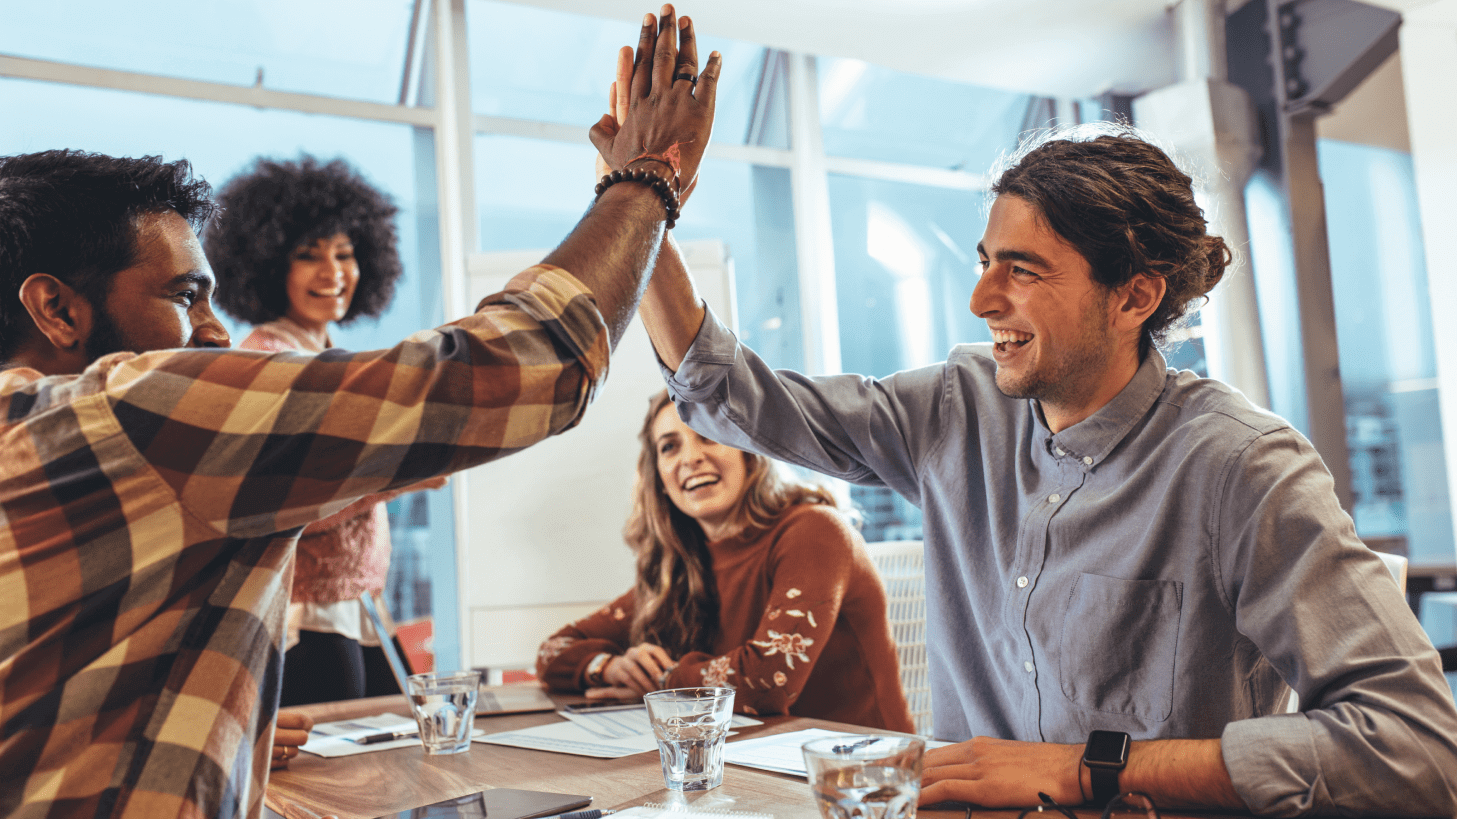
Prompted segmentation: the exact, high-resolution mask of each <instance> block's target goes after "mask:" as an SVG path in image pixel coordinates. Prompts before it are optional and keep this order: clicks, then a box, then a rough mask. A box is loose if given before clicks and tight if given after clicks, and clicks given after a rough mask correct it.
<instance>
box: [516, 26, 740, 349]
mask: <svg viewBox="0 0 1457 819" xmlns="http://www.w3.org/2000/svg"><path fill="white" fill-rule="evenodd" d="M682 22H683V24H682V25H679V22H678V21H677V19H676V17H675V16H674V13H673V7H672V6H670V5H665V6H663V16H662V19H661V20H655V19H654V18H653V16H652V15H647V16H646V17H645V18H644V19H643V27H642V32H641V36H640V38H639V42H638V49H637V55H636V59H635V60H634V62H633V68H632V76H631V83H630V87H629V88H628V89H627V93H626V95H625V96H626V100H627V103H626V109H627V112H628V115H627V117H626V120H625V121H623V122H619V121H618V118H617V117H615V116H612V115H604V116H603V117H602V119H601V121H599V122H598V123H597V125H596V126H594V127H593V128H592V134H591V135H592V143H593V145H595V146H596V147H597V150H598V152H599V154H600V155H601V157H602V158H603V160H604V161H605V162H606V163H607V165H608V166H610V167H611V168H612V169H614V170H619V171H623V170H626V171H632V170H644V171H649V172H651V173H654V174H657V175H658V176H661V177H664V178H666V179H667V180H668V182H669V183H670V184H671V187H672V190H673V192H674V194H675V195H680V194H682V193H684V192H685V191H686V190H689V189H691V187H692V186H693V184H694V183H695V182H696V180H697V177H698V164H699V162H700V161H701V160H702V159H703V152H704V151H705V150H706V149H707V148H708V140H709V136H710V134H711V132H712V130H713V109H714V96H715V93H716V90H717V88H718V77H719V73H720V71H721V65H722V60H721V57H720V56H719V54H718V53H717V52H714V53H713V54H712V55H710V56H709V59H708V65H707V66H706V67H705V68H704V70H703V72H702V74H700V73H699V71H698V50H697V45H696V42H695V38H694V32H693V26H692V25H691V23H690V22H689V21H688V20H687V19H686V18H685V19H684V20H683V21H682ZM675 35H676V36H675ZM685 76H687V77H695V78H696V81H695V82H689V81H688V80H685V79H680V78H681V77H685ZM617 93H618V95H619V100H620V99H621V97H622V96H623V95H622V89H620V88H618V89H617ZM599 210H605V211H606V214H605V215H604V216H603V217H599V218H594V214H596V213H597V212H598V211H599ZM650 213H651V214H652V216H650V215H649V214H650ZM654 216H656V217H661V218H653V217H654ZM666 224H667V222H666V217H665V210H664V203H663V201H662V200H661V199H660V198H659V195H658V193H656V192H655V191H654V190H653V189H652V188H651V187H648V186H646V185H643V184H640V183H631V182H620V183H618V184H615V185H612V186H611V187H609V188H608V189H607V190H606V191H604V192H603V193H602V195H601V198H600V199H599V200H598V202H597V204H596V205H595V206H594V207H593V208H592V210H590V211H588V212H587V215H586V216H585V217H583V219H582V222H581V223H580V224H579V225H578V226H577V229H576V230H575V231H573V233H572V235H571V236H569V237H568V238H567V240H566V241H565V242H563V243H562V244H561V245H560V246H559V247H557V249H556V250H554V251H552V252H551V253H550V254H548V255H547V257H546V259H545V260H544V263H545V264H550V265H555V266H558V267H562V268H565V269H567V270H571V271H574V272H575V273H576V275H577V277H578V278H580V279H581V280H582V282H583V283H584V284H586V285H587V287H588V288H589V289H591V290H592V292H593V293H594V294H596V296H597V299H598V306H599V308H600V309H601V310H602V313H603V317H604V318H605V319H606V321H607V326H608V328H609V329H610V331H611V333H612V340H613V343H614V344H615V343H616V341H617V339H618V338H620V337H621V335H622V332H623V330H625V329H626V327H627V324H628V322H629V321H630V320H631V319H632V314H633V311H634V310H635V309H636V308H637V303H638V300H639V298H640V297H641V295H642V285H643V284H644V283H645V278H644V276H643V274H644V273H645V272H646V271H647V270H649V269H650V268H651V266H652V264H653V262H654V260H655V258H656V255H657V254H656V251H657V248H658V245H659V243H660V242H661V241H662V238H663V232H664V230H665V228H666ZM624 271H630V275H624Z"/></svg>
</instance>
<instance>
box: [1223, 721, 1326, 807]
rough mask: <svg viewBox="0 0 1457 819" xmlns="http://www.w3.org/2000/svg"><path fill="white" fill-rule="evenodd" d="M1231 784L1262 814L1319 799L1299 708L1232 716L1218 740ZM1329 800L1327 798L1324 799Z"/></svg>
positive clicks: (1319, 778) (1314, 765) (1308, 804)
mask: <svg viewBox="0 0 1457 819" xmlns="http://www.w3.org/2000/svg"><path fill="white" fill-rule="evenodd" d="M1219 751H1220V754H1221V755H1222V756H1223V757H1224V767H1225V769H1226V770H1228V771H1229V778H1230V780H1231V781H1232V782H1233V783H1234V789H1235V791H1236V792H1237V793H1238V794H1239V796H1240V798H1241V799H1243V800H1244V802H1245V805H1247V806H1248V807H1249V809H1250V810H1251V811H1253V812H1254V813H1257V814H1261V815H1265V816H1294V815H1297V814H1303V813H1308V812H1309V811H1310V810H1312V809H1313V808H1314V807H1315V803H1316V802H1317V801H1318V799H1317V795H1316V791H1317V789H1319V790H1321V791H1323V790H1324V788H1323V787H1321V786H1319V785H1317V784H1315V783H1319V782H1321V781H1322V774H1321V771H1320V764H1319V761H1318V759H1317V756H1316V752H1315V744H1314V738H1313V737H1312V735H1311V726H1310V720H1309V719H1308V718H1307V717H1306V716H1305V715H1304V714H1274V715H1271V716H1268V717H1256V718H1253V719H1242V720H1237V721H1235V722H1231V723H1229V724H1228V725H1226V726H1224V734H1223V736H1222V737H1220V742H1219ZM1327 803H1328V800H1327Z"/></svg>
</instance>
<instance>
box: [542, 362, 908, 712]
mask: <svg viewBox="0 0 1457 819" xmlns="http://www.w3.org/2000/svg"><path fill="white" fill-rule="evenodd" d="M640 437H641V440H642V452H641V454H640V456H639V457H638V466H637V487H636V490H635V493H634V501H633V510H632V514H631V516H630V517H629V518H628V521H627V526H626V527H625V529H624V531H623V536H624V538H625V539H626V540H627V542H628V545H630V546H631V547H632V548H633V550H634V552H635V553H636V555H637V581H636V583H635V584H634V586H633V588H632V590H631V591H629V592H627V593H626V594H624V595H622V596H621V597H619V598H617V599H616V600H614V601H612V602H611V603H609V604H608V605H607V606H605V607H603V608H602V609H601V610H599V611H597V612H595V613H593V614H591V615H588V616H587V617H584V618H582V619H581V620H578V621H576V622H574V623H571V624H568V625H567V626H565V627H564V628H562V629H561V630H559V631H558V632H557V633H556V634H553V635H552V636H551V637H550V638H549V639H548V640H547V641H546V642H545V643H543V644H542V647H541V652H540V654H539V656H538V658H537V675H538V676H539V677H540V678H541V679H542V680H544V681H545V682H546V683H547V684H548V685H550V686H551V687H553V688H556V689H559V690H575V691H586V692H587V696H589V697H604V698H617V697H636V696H639V695H641V694H644V693H646V692H649V691H654V690H657V689H661V688H685V687H691V686H720V685H728V686H732V687H734V688H736V689H737V694H736V696H735V698H734V707H735V709H736V710H738V711H741V712H743V713H747V714H794V715H797V716H806V717H820V718H823V719H832V720H839V721H841V722H849V723H854V724H856V725H867V726H872V727H878V728H888V729H892V730H897V731H913V730H915V729H914V726H913V723H912V721H911V715H910V710H909V708H908V707H907V706H906V700H905V695H904V694H903V693H902V691H901V686H900V674H899V663H898V661H897V659H896V651H895V644H894V642H893V641H892V639H891V635H890V626H889V624H888V623H887V622H886V617H885V609H886V599H885V588H884V586H883V585H882V583H881V581H880V577H879V575H878V574H877V573H876V571H875V567H874V566H873V565H872V564H871V562H870V558H869V556H868V555H867V554H866V552H865V545H864V541H863V540H862V539H861V538H860V535H859V534H858V533H857V532H856V531H855V530H854V529H853V528H851V527H850V525H849V524H848V523H847V522H846V521H845V519H844V517H843V516H842V515H841V514H840V512H839V511H838V510H837V509H836V505H835V500H834V498H833V497H832V496H831V495H830V494H829V493H828V492H826V491H824V490H823V489H820V488H818V487H815V486H810V485H807V484H802V483H798V482H794V481H789V480H786V479H785V478H784V477H783V475H782V474H781V472H780V469H779V468H778V467H777V465H776V464H775V463H774V462H773V461H771V460H769V459H768V458H765V457H763V456H761V455H754V454H750V453H747V452H743V451H740V450H737V449H733V448H732V447H728V446H724V445H723V444H719V443H716V442H714V441H710V440H708V439H707V438H704V437H703V436H701V435H699V434H698V433H696V432H694V431H693V430H691V429H689V428H688V427H687V426H686V425H685V424H684V423H683V422H682V420H681V419H679V417H678V413H677V410H676V409H674V407H673V405H672V403H671V402H669V400H668V394H667V392H666V391H664V392H660V393H658V394H657V395H655V396H653V398H652V399H651V401H650V402H649V409H648V414H647V418H646V419H645V420H644V423H643V429H642V433H641V436H640Z"/></svg>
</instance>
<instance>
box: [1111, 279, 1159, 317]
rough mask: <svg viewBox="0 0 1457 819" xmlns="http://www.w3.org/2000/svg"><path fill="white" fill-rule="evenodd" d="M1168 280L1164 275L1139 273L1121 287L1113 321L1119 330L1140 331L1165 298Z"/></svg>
mask: <svg viewBox="0 0 1457 819" xmlns="http://www.w3.org/2000/svg"><path fill="white" fill-rule="evenodd" d="M1167 289H1168V282H1166V281H1164V277H1163V276H1150V275H1148V274H1146V273H1138V274H1136V275H1134V277H1133V278H1131V279H1129V280H1128V282H1127V283H1126V284H1124V285H1123V287H1122V288H1120V292H1119V298H1118V300H1117V314H1116V315H1115V316H1114V318H1113V321H1114V323H1115V324H1116V326H1117V327H1118V329H1119V330H1123V331H1135V332H1136V331H1138V330H1140V329H1142V327H1143V323H1144V322H1145V321H1147V320H1148V317H1149V316H1151V315H1153V312H1154V311H1155V310H1157V309H1158V307H1159V304H1161V303H1162V302H1163V300H1164V292H1165V291H1166V290H1167Z"/></svg>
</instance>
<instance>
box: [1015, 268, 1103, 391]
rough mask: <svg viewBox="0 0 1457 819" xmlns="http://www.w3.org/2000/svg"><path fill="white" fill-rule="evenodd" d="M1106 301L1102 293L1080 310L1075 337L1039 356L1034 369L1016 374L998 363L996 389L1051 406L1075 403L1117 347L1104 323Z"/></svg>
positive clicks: (1095, 382)
mask: <svg viewBox="0 0 1457 819" xmlns="http://www.w3.org/2000/svg"><path fill="white" fill-rule="evenodd" d="M1108 302H1109V298H1108V296H1107V295H1106V294H1104V295H1103V296H1102V297H1101V298H1099V299H1098V301H1097V304H1096V305H1095V306H1094V307H1092V308H1090V309H1088V310H1085V311H1083V313H1082V315H1081V316H1080V317H1079V319H1078V323H1079V328H1078V335H1077V338H1075V339H1074V340H1073V342H1072V344H1071V345H1070V346H1069V347H1068V349H1066V350H1063V351H1062V352H1061V353H1059V354H1057V355H1056V357H1055V358H1044V359H1042V360H1039V361H1038V362H1037V364H1036V367H1035V369H1033V370H1031V371H1028V372H1024V373H1021V374H1016V375H1014V374H1013V373H1011V372H1008V371H1007V370H1005V369H1003V368H1001V367H998V368H997V389H998V390H1000V391H1001V393H1002V395H1005V396H1007V397H1008V398H1033V399H1036V400H1038V401H1041V402H1042V403H1044V404H1049V405H1052V406H1072V405H1076V404H1077V403H1079V402H1080V401H1081V400H1083V399H1084V398H1085V397H1086V396H1087V395H1089V394H1091V393H1093V392H1094V391H1096V390H1097V387H1098V383H1099V381H1100V380H1101V379H1102V377H1103V372H1104V370H1105V369H1106V368H1107V366H1108V362H1109V360H1110V357H1111V356H1112V355H1113V351H1114V350H1115V349H1116V347H1117V345H1116V340H1115V338H1114V335H1113V331H1112V329H1111V328H1110V327H1109V326H1108V318H1107V317H1108Z"/></svg>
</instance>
